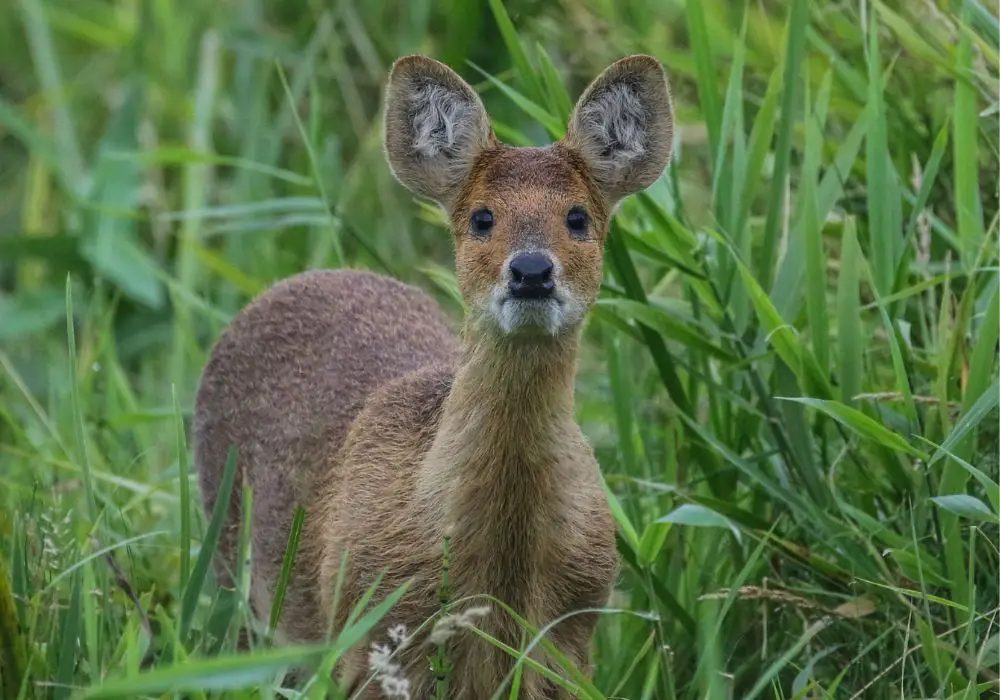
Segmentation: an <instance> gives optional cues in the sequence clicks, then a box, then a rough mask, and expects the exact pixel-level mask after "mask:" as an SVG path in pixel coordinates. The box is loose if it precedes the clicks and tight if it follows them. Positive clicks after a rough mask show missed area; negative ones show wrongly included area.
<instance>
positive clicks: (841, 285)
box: [837, 217, 864, 406]
mask: <svg viewBox="0 0 1000 700" xmlns="http://www.w3.org/2000/svg"><path fill="white" fill-rule="evenodd" d="M840 250H841V255H840V279H839V280H838V282H837V357H838V367H837V369H838V372H837V375H838V377H837V378H838V380H839V384H840V401H841V403H843V404H845V405H847V406H854V404H855V399H854V397H855V396H857V395H858V394H860V393H861V372H862V343H863V341H864V338H863V337H862V329H861V308H860V302H859V297H858V294H859V291H860V290H859V288H858V284H859V283H860V281H861V264H862V257H861V248H860V246H859V245H858V234H857V224H856V223H855V219H854V217H850V218H848V219H847V220H846V221H845V222H844V230H843V236H842V238H841V247H840Z"/></svg>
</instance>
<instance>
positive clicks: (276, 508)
mask: <svg viewBox="0 0 1000 700" xmlns="http://www.w3.org/2000/svg"><path fill="white" fill-rule="evenodd" d="M601 81H603V82H601ZM609 81H611V83H610V84H611V85H612V88H615V89H617V88H616V86H618V87H619V88H620V87H621V85H626V84H627V85H630V86H640V87H641V89H639V90H638V92H635V93H634V94H636V95H638V96H639V97H640V98H642V100H641V101H640V102H639V103H637V104H639V106H640V107H641V109H633V110H632V114H633V115H638V116H635V118H634V119H633V124H634V125H638V126H639V127H641V128H642V130H641V133H640V134H639V136H638V137H637V139H635V140H634V141H633V142H632V145H638V147H637V148H636V152H637V153H638V154H639V155H638V156H636V157H635V158H632V159H631V160H627V159H625V158H624V156H622V154H621V153H618V152H615V151H614V149H615V148H616V142H615V141H614V140H613V139H612V141H607V139H605V147H604V149H603V150H599V149H598V150H595V149H594V148H593V147H592V146H593V145H594V144H595V143H598V142H601V140H602V138H604V136H605V135H606V134H605V133H604V132H601V130H600V129H601V127H600V125H597V126H595V124H594V123H593V119H594V116H593V109H591V110H590V111H589V112H587V114H589V115H590V116H589V117H588V119H590V120H591V121H590V122H588V121H587V120H586V119H584V120H580V119H575V121H573V122H571V126H570V130H569V132H568V135H567V139H566V140H565V141H564V142H560V143H557V144H554V145H552V146H549V147H546V148H540V149H514V148H508V147H506V146H503V145H501V144H499V143H498V142H497V141H496V139H495V137H494V136H493V135H492V133H491V132H490V130H489V126H488V125H489V120H488V117H486V115H485V112H484V111H482V106H481V104H480V103H479V100H478V97H476V96H475V93H474V92H473V91H472V90H471V88H469V87H468V86H467V85H466V84H465V83H464V82H463V81H462V80H461V79H460V78H459V77H458V76H457V75H455V74H454V73H453V72H452V71H451V70H450V69H448V68H446V67H444V66H443V65H441V64H439V63H437V62H435V61H431V60H430V59H426V58H422V57H408V58H405V59H401V60H400V61H398V62H397V64H396V65H395V66H394V68H393V73H392V76H391V78H390V84H389V88H388V91H387V100H388V104H387V116H386V148H387V155H388V158H389V162H390V164H391V165H392V167H393V170H394V172H395V173H396V174H397V176H398V177H399V178H400V180H401V181H402V182H403V184H405V185H407V186H408V187H410V188H411V189H413V190H414V191H416V192H419V193H421V194H424V195H426V196H430V197H433V198H434V199H436V200H437V201H438V202H439V203H440V204H441V205H442V206H443V207H445V209H446V210H447V211H448V213H449V215H450V217H451V221H452V227H453V230H454V233H455V241H456V267H457V271H458V279H459V283H460V287H461V290H462V293H463V295H464V297H465V299H466V302H467V305H468V308H469V317H468V319H467V321H466V325H465V330H464V332H463V335H462V337H461V340H459V339H458V338H457V337H456V336H455V335H454V334H453V333H452V331H451V330H450V329H449V328H448V326H447V323H446V322H445V320H444V318H443V317H442V315H441V313H440V311H439V310H438V309H437V308H435V306H434V304H433V302H432V301H431V300H430V299H428V298H427V297H426V296H425V295H423V293H421V292H419V291H418V290H416V289H414V288H412V287H409V286H407V285H403V284H401V283H399V282H395V281H392V280H388V279H386V278H384V277H380V276H377V275H373V274H370V273H362V272H349V271H338V272H310V273H305V274H302V275H298V276H296V277H293V278H291V279H290V280H286V281H284V282H282V283H279V284H278V285H276V286H275V287H274V288H272V289H271V290H270V291H268V292H267V293H265V294H264V295H262V296H261V297H260V298H258V299H257V300H255V301H254V302H253V303H252V304H250V305H249V306H248V307H247V308H246V309H245V310H244V311H243V312H242V313H241V314H240V315H239V316H238V317H237V318H236V319H235V320H234V321H233V323H232V325H231V326H230V328H229V329H227V331H226V332H225V334H224V335H223V337H222V338H221V339H220V341H219V343H218V345H217V346H216V348H215V349H214V350H213V353H212V358H211V360H210V362H209V364H208V366H207V368H206V370H205V374H204V377H203V379H202V384H201V386H200V388H199V394H198V401H197V420H196V426H195V433H196V457H197V462H198V469H199V472H200V476H201V485H202V491H203V495H204V500H205V506H206V508H207V509H211V508H212V506H213V504H214V503H215V500H216V499H217V497H218V493H217V490H218V485H219V481H220V479H221V473H222V468H223V465H224V462H225V454H226V450H227V448H228V447H229V445H231V444H235V445H236V446H237V447H238V449H239V451H240V452H239V465H240V475H241V478H240V483H244V481H245V482H246V483H248V484H249V485H250V486H252V488H253V491H254V503H255V511H254V513H253V514H252V545H253V552H252V555H253V559H252V583H251V589H252V590H251V599H252V602H253V605H254V609H255V611H256V613H257V614H258V615H260V616H261V617H262V618H266V617H267V615H268V614H269V611H270V605H271V601H272V596H273V593H274V591H273V587H274V585H275V583H276V580H277V578H278V574H279V572H280V566H281V560H282V556H283V554H284V549H285V544H286V541H287V537H288V528H289V524H290V521H291V516H292V513H293V511H294V508H295V506H296V505H298V504H302V505H305V506H307V508H308V513H307V518H306V523H305V530H304V536H303V546H302V549H301V550H300V553H299V556H298V559H297V563H296V569H295V574H294V578H293V585H292V587H291V589H290V591H289V594H288V599H287V602H286V606H285V612H284V615H283V619H282V623H281V631H282V633H283V634H284V636H286V637H287V638H289V639H292V640H298V641H310V640H317V639H320V638H322V637H323V635H324V634H325V632H326V630H327V629H328V628H331V627H332V629H333V630H334V631H336V630H337V629H339V628H340V627H342V626H343V624H344V623H345V621H346V617H347V615H348V614H349V612H350V611H351V609H352V608H353V607H354V605H355V604H356V603H357V601H358V600H359V599H360V598H361V596H362V595H363V594H364V592H365V591H366V590H367V589H368V588H369V586H371V584H372V583H374V582H375V580H376V578H377V577H378V576H379V575H380V574H384V577H383V579H382V581H381V584H380V587H379V590H378V593H377V595H376V600H377V599H378V598H380V597H382V596H384V595H385V594H387V593H388V592H390V591H392V590H393V589H395V588H396V587H397V586H399V585H401V584H402V583H404V582H406V581H410V584H411V587H410V589H409V590H408V592H407V594H406V596H404V598H403V599H402V601H401V602H400V603H399V605H397V606H396V607H395V608H394V609H393V610H392V611H391V612H390V614H389V616H388V617H387V619H386V620H385V621H384V623H383V624H382V625H380V627H379V628H378V629H377V630H376V632H375V634H374V635H373V636H372V639H371V640H370V641H373V642H384V641H387V640H386V636H385V633H386V629H387V627H388V626H391V625H395V624H404V625H405V626H406V627H407V629H408V630H409V631H410V632H411V633H412V632H415V631H416V629H417V628H418V627H419V626H420V625H421V624H423V623H424V622H425V621H426V620H428V619H429V618H430V617H432V616H433V615H434V614H435V613H437V612H438V610H439V608H440V603H439V601H438V591H439V586H440V583H441V574H442V571H441V568H442V558H443V545H444V541H445V538H446V536H448V537H450V571H449V577H450V580H451V583H452V600H459V599H462V598H463V597H465V596H481V595H484V594H486V595H490V596H494V597H496V598H498V599H500V600H502V601H503V602H505V603H506V604H507V605H509V606H511V607H512V608H513V609H514V610H515V611H517V612H518V613H519V614H520V615H522V616H524V617H526V618H527V619H528V621H529V622H531V623H532V624H535V625H538V626H541V625H545V624H547V623H550V622H552V621H553V620H554V619H555V618H557V617H559V616H562V615H566V614H568V613H572V612H573V611H578V610H581V609H584V608H591V607H599V606H601V605H603V604H604V603H605V602H606V600H607V596H608V594H609V592H610V589H611V586H612V584H613V582H614V578H615V572H616V570H617V554H616V551H615V544H614V526H613V521H612V519H611V515H610V512H609V509H608V506H607V502H606V499H605V496H604V493H603V490H602V487H601V482H600V477H599V474H598V466H597V463H596V461H595V459H594V456H593V453H592V451H591V449H590V448H589V446H588V445H587V443H586V441H585V439H584V437H583V435H582V434H581V432H580V429H579V427H578V426H577V424H576V422H575V420H574V398H573V385H574V375H575V370H576V355H577V348H578V344H579V326H580V323H579V321H580V319H575V318H573V319H571V321H569V322H567V323H566V324H565V326H560V327H559V329H558V330H557V331H556V332H553V333H551V334H545V333H510V334H504V333H500V332H499V331H498V330H497V329H496V327H495V324H494V325H491V323H490V318H491V317H490V313H491V311H490V299H491V294H493V293H494V292H495V290H496V289H497V288H498V287H497V285H498V280H502V276H501V274H502V273H501V268H502V267H503V264H504V261H505V260H506V259H507V258H508V257H509V256H510V255H511V254H512V253H514V252H517V251H522V250H546V251H548V252H549V253H550V254H551V256H552V257H553V258H554V259H555V260H557V261H558V264H559V266H560V267H559V270H558V284H559V285H562V286H563V287H564V288H565V289H567V290H569V294H570V298H571V299H572V300H573V303H577V304H579V305H580V306H581V307H582V308H583V309H584V310H585V308H586V307H589V305H590V304H591V303H593V300H594V299H595V298H596V297H597V293H598V291H599V287H600V281H601V266H602V257H603V256H602V246H603V240H604V235H605V232H606V230H607V223H608V218H609V212H610V211H611V209H612V208H613V206H614V205H615V203H616V202H617V201H618V199H620V198H621V197H622V196H625V195H627V194H630V193H631V192H634V191H636V190H637V189H641V187H644V186H647V185H648V184H649V183H650V182H652V179H655V177H654V178H651V177H650V173H654V172H655V173H656V174H658V173H659V171H662V169H663V166H664V165H665V164H666V159H667V158H668V157H669V152H670V143H669V137H670V125H669V97H668V93H667V90H666V83H665V80H664V78H663V72H662V68H660V67H659V64H658V63H656V62H655V61H654V60H653V59H650V58H649V57H632V58H628V59H624V60H623V61H620V62H619V63H617V64H615V65H614V66H612V67H611V68H609V70H608V71H607V72H606V74H605V75H604V76H602V77H601V78H599V79H598V80H597V81H595V83H594V86H596V87H594V86H592V87H591V88H589V89H588V92H587V93H585V96H584V98H583V99H582V100H581V105H582V106H578V108H577V113H580V110H581V109H585V108H586V107H587V105H588V103H587V102H586V100H587V99H588V98H587V95H588V94H590V95H593V94H602V93H601V91H602V90H604V89H605V88H606V86H607V85H609ZM614 81H625V82H623V83H621V85H619V83H617V82H614ZM661 83H662V85H660V84H661ZM629 89H631V88H629ZM626 92H627V91H626ZM612 93H613V94H617V93H614V90H612ZM427 95H431V98H430V99H429V100H428V98H427ZM626 97H627V95H626ZM421 100H423V101H421ZM633 107H634V105H633ZM603 116H604V115H603V114H602V113H599V114H598V115H597V118H602V117H603ZM618 116H620V115H616V114H612V115H611V117H612V118H617V117H618ZM625 116H626V117H627V116H628V115H627V114H626V115H625ZM453 117H454V119H453ZM664 119H665V120H666V123H665V122H664ZM421 120H423V121H421ZM428 125H430V126H428ZM627 126H628V125H626V127H627ZM587 129H590V132H587V131H586V130H587ZM614 134H618V135H619V136H622V138H623V139H624V138H626V137H629V134H630V132H629V131H628V130H627V128H626V129H625V130H619V131H618V132H613V135H614ZM664 139H666V142H664ZM626 145H627V144H626ZM483 207H488V208H489V209H490V210H491V211H492V212H493V213H494V215H495V226H494V228H493V230H492V231H491V232H490V234H489V235H488V236H481V235H473V233H472V232H471V231H470V228H469V223H468V222H469V217H470V215H471V213H472V212H473V211H475V210H477V209H479V208H483ZM571 207H583V208H584V209H585V210H586V211H587V212H588V214H589V216H590V222H591V223H590V226H589V227H588V230H587V232H586V235H584V236H574V237H571V236H569V235H568V234H567V230H566V228H565V217H566V213H567V212H568V211H569V210H570V208H571ZM581 318H582V317H581ZM236 493H237V494H238V493H239V486H238V487H237V492H236ZM240 509H241V504H240V502H239V499H238V498H234V500H233V505H232V507H231V508H230V513H229V519H228V522H227V529H226V531H225V532H224V536H223V541H222V543H221V545H220V556H219V559H218V562H217V570H218V572H219V574H220V576H221V577H222V579H223V581H224V582H225V581H228V580H229V579H228V578H227V576H226V572H227V571H228V570H229V568H232V566H233V564H234V562H233V558H234V555H235V547H236V528H237V527H238V523H239V521H240ZM345 556H346V562H347V563H346V575H345V578H344V580H343V586H342V588H341V590H340V593H339V599H338V600H337V603H338V604H337V607H336V609H334V608H333V604H334V584H335V582H336V581H337V578H338V571H339V570H340V567H341V562H342V561H343V560H344V558H345ZM479 602H480V603H481V602H482V601H481V600H480V601H479ZM595 622H596V619H595V616H594V615H592V614H582V615H575V616H572V617H570V618H569V619H568V620H567V621H565V622H562V623H560V624H559V625H557V626H556V627H555V628H554V629H553V631H552V632H551V633H550V638H551V639H552V640H553V641H554V643H555V644H556V645H557V647H559V648H560V650H561V651H562V652H563V653H565V654H566V655H568V656H569V658H570V659H572V660H573V661H574V662H576V663H577V664H578V665H579V666H580V667H581V668H586V667H587V665H588V663H589V652H588V647H589V644H590V639H591V636H592V634H593V627H594V624H595ZM478 626H479V627H480V628H481V629H483V630H485V631H486V632H488V633H489V634H491V635H493V636H494V637H496V638H498V639H500V640H501V641H503V642H504V643H506V644H508V645H511V646H514V647H518V646H519V638H520V634H521V632H520V629H519V627H518V626H517V625H516V624H515V623H514V621H513V620H511V619H510V618H509V617H508V615H507V614H506V613H504V612H503V611H502V610H501V609H498V608H495V607H494V609H493V610H492V612H491V613H490V614H489V615H487V616H486V617H484V618H482V619H480V620H478ZM433 652H434V650H433V648H431V647H429V646H428V645H427V644H426V641H425V639H424V638H423V636H418V637H417V638H415V639H414V640H412V641H411V642H410V643H409V644H408V646H407V647H406V648H405V649H404V650H402V652H401V653H400V655H399V656H400V660H401V662H402V664H403V666H404V671H405V674H406V676H407V678H408V679H409V681H410V683H411V695H412V697H413V698H415V699H419V700H424V699H426V698H429V697H430V695H431V691H432V688H433V684H434V678H433V675H432V674H431V672H430V671H429V670H428V664H427V658H428V657H429V656H431V655H432V654H433ZM367 653H368V647H359V648H356V649H355V650H353V651H352V652H351V653H350V654H349V655H348V657H347V658H346V659H345V660H344V662H343V663H342V665H341V668H340V674H341V676H342V677H343V679H344V680H345V682H347V683H349V684H353V686H354V687H355V688H358V687H360V686H363V684H364V681H365V680H366V678H367V676H368V674H369V672H370V669H369V668H368V659H367ZM448 657H449V659H450V661H451V662H452V663H453V670H452V675H451V697H453V698H463V699H468V700H477V699H479V698H484V697H489V695H490V694H492V692H493V691H494V690H495V689H496V688H497V687H498V686H499V684H500V683H501V682H502V680H503V679H504V677H505V675H506V674H507V673H508V672H509V671H510V669H511V667H512V660H511V658H510V657H509V656H508V655H506V654H505V653H504V652H502V651H499V650H497V649H496V648H495V647H494V646H492V645H490V644H489V643H487V642H485V641H483V640H480V639H478V638H477V637H475V636H473V635H472V634H471V633H469V632H464V633H459V634H458V635H456V636H455V637H453V638H452V639H451V640H450V641H449V646H448ZM536 658H537V659H538V660H539V661H541V662H542V663H548V662H547V661H546V659H545V657H544V655H540V654H538V655H536ZM360 697H363V698H377V697H380V691H379V689H378V687H377V683H370V684H368V685H367V687H365V689H364V690H362V691H361V694H360ZM521 697H523V698H529V699H536V700H541V699H542V698H546V699H549V698H557V697H562V696H561V695H560V694H559V693H557V692H556V687H555V686H554V685H553V684H551V683H549V682H548V681H545V679H544V678H542V677H541V676H540V675H538V674H536V673H534V672H528V673H526V674H525V677H524V680H523V683H522V692H521Z"/></svg>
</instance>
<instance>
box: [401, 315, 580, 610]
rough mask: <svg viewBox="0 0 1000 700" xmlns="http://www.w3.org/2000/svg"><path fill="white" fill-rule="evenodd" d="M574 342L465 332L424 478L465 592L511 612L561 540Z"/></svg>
mask: <svg viewBox="0 0 1000 700" xmlns="http://www.w3.org/2000/svg"><path fill="white" fill-rule="evenodd" d="M578 345H579V338H578V335H577V334H576V333H573V334H571V335H570V336H568V337H563V338H556V339H552V338H546V339H537V340H527V341H526V340H508V339H497V338H494V337H487V336H477V335H475V334H474V332H472V331H469V332H467V337H466V341H465V349H464V356H463V361H462V364H461V365H460V367H459V369H458V371H457V372H456V375H455V380H454V384H453V386H452V390H451V393H450V395H449V397H448V399H447V401H446V402H445V406H444V412H443V415H442V419H441V423H440V427H439V429H438V434H437V436H436V438H435V440H434V444H433V446H432V447H431V449H430V451H429V453H428V455H427V458H426V459H425V462H424V465H423V470H422V474H421V481H422V483H421V490H422V491H423V492H424V495H425V496H426V497H429V498H430V501H431V502H432V503H433V504H434V507H433V510H434V511H436V512H437V513H438V514H439V515H440V517H441V524H442V525H443V528H444V530H445V532H447V533H448V534H449V535H450V538H451V551H452V562H451V565H452V571H453V572H454V577H455V580H456V582H457V581H459V580H462V581H464V584H465V585H463V586H462V587H463V588H467V589H475V588H477V587H478V588H479V589H480V590H466V592H467V593H474V592H480V593H491V594H493V595H497V596H499V597H502V598H506V602H507V603H508V604H511V605H517V604H518V603H519V602H521V601H520V600H517V599H518V598H522V597H523V596H524V595H525V594H526V593H525V590H524V588H525V587H526V586H530V585H531V581H532V571H533V567H534V566H535V563H536V560H537V558H538V557H539V556H541V555H543V554H544V552H545V551H546V550H547V549H548V547H547V546H546V537H547V536H548V537H558V528H557V527H556V528H555V529H553V523H559V522H561V521H562V520H564V518H563V513H562V508H563V506H562V505H561V503H563V502H565V500H566V497H565V494H566V492H567V491H571V490H572V486H571V484H570V483H567V482H568V481H571V480H572V479H573V478H574V476H573V473H572V472H573V470H574V469H575V468H576V467H577V464H576V462H575V460H573V459H572V450H573V449H575V448H577V447H578V446H579V444H580V443H579V441H578V440H577V439H576V434H577V432H578V428H577V427H576V424H575V421H574V397H573V385H574V375H575V370H576V355H577V348H578Z"/></svg>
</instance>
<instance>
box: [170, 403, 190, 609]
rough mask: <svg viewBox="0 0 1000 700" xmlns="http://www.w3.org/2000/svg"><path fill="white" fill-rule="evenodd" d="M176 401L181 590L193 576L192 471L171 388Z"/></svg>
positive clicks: (175, 428) (178, 408) (178, 406)
mask: <svg viewBox="0 0 1000 700" xmlns="http://www.w3.org/2000/svg"><path fill="white" fill-rule="evenodd" d="M171 390H172V393H173V400H174V430H175V432H176V435H177V483H178V487H179V488H178V493H179V494H180V509H181V532H180V536H181V540H180V549H181V551H180V558H181V571H180V586H179V587H180V590H182V591H183V590H184V589H185V587H186V586H187V582H188V578H189V577H190V576H191V481H190V479H191V471H190V468H189V466H188V451H187V440H186V439H185V436H184V418H183V416H182V415H181V407H180V403H179V401H178V399H177V387H176V386H172V387H171Z"/></svg>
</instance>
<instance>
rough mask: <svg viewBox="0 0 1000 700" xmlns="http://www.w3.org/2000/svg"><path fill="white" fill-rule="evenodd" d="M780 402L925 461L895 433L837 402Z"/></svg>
mask: <svg viewBox="0 0 1000 700" xmlns="http://www.w3.org/2000/svg"><path fill="white" fill-rule="evenodd" d="M778 398H779V400H781V401H794V402H796V403H801V404H805V405H806V406H810V407H812V408H815V409H816V410H818V411H822V412H823V413H825V414H826V415H828V416H830V417H831V418H833V419H834V420H836V421H837V422H838V423H840V424H841V425H844V426H846V427H847V428H850V429H851V430H853V431H854V432H855V433H857V434H858V435H860V436H862V437H864V438H867V439H869V440H873V441H875V442H877V443H879V444H880V445H882V446H883V447H886V448H888V449H890V450H895V451H897V452H904V453H906V454H908V455H910V456H911V457H916V458H918V459H926V457H927V455H925V454H924V453H923V452H921V451H920V450H918V449H917V448H915V447H913V446H912V445H910V443H908V442H907V441H906V439H905V438H903V437H901V436H900V435H898V434H897V433H894V432H892V431H891V430H889V429H888V428H886V427H885V426H883V425H881V424H879V423H877V422H875V421H874V420H872V419H871V418H869V417H868V416H866V415H865V414H864V413H862V412H861V411H858V410H856V409H853V408H851V407H850V406H845V405H844V404H842V403H840V402H839V401H821V400H819V399H809V398H802V397H796V396H793V397H778Z"/></svg>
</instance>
